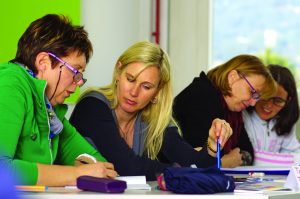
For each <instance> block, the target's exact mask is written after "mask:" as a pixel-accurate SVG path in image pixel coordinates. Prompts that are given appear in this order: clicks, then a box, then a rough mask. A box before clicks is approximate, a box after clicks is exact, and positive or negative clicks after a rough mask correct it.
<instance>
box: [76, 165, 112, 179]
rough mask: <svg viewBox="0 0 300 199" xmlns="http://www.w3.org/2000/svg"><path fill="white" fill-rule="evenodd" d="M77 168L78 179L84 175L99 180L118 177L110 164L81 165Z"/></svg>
mask: <svg viewBox="0 0 300 199" xmlns="http://www.w3.org/2000/svg"><path fill="white" fill-rule="evenodd" d="M75 168H76V175H77V177H79V176H82V175H89V176H94V177H99V178H115V177H116V176H117V175H118V174H117V172H116V171H115V170H114V165H113V164H111V163H109V162H96V163H93V164H80V165H78V166H76V167H75Z"/></svg>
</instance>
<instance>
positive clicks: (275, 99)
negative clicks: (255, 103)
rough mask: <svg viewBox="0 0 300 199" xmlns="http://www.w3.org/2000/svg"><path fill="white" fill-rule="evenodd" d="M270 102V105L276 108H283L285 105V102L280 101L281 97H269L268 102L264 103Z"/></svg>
mask: <svg viewBox="0 0 300 199" xmlns="http://www.w3.org/2000/svg"><path fill="white" fill-rule="evenodd" d="M270 100H272V103H273V104H274V105H276V106H278V107H284V106H285V105H286V102H287V101H286V100H284V99H282V98H281V97H271V98H270V99H268V100H265V101H270Z"/></svg>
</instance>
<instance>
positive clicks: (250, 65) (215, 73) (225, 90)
mask: <svg viewBox="0 0 300 199" xmlns="http://www.w3.org/2000/svg"><path fill="white" fill-rule="evenodd" d="M232 70H236V71H237V72H239V73H242V74H244V75H246V76H248V75H261V76H263V77H265V82H264V86H263V89H262V90H261V91H260V94H261V99H269V98H270V97H272V96H273V95H274V93H276V91H277V85H276V82H275V81H274V79H273V77H272V75H271V73H270V71H269V69H268V68H267V67H266V66H265V65H264V64H263V63H262V61H261V60H260V59H259V58H258V57H256V56H253V55H238V56H236V57H233V58H232V59H230V60H229V61H227V62H225V63H224V64H221V65H219V66H217V67H215V68H213V69H211V70H210V71H208V73H207V77H208V79H210V80H211V81H212V83H213V84H214V85H215V86H216V87H217V88H219V89H220V91H221V92H222V94H223V95H225V96H231V89H230V86H229V83H228V80H227V78H228V73H229V72H230V71H232Z"/></svg>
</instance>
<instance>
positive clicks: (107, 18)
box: [81, 0, 151, 90]
mask: <svg viewBox="0 0 300 199" xmlns="http://www.w3.org/2000/svg"><path fill="white" fill-rule="evenodd" d="M150 13H151V9H150V0H143V1H140V0H125V1H123V0H82V1H81V24H82V25H84V26H85V28H86V30H87V31H88V33H89V37H90V39H91V41H92V43H93V47H94V54H93V57H92V58H91V60H90V62H89V64H88V68H87V71H86V72H85V76H86V77H87V79H88V81H87V83H86V85H85V86H84V87H83V90H84V89H85V88H86V87H89V86H104V85H106V84H109V83H110V81H111V78H112V72H113V68H114V64H115V61H116V60H117V58H118V57H119V56H120V55H121V53H122V52H123V51H124V50H125V49H127V48H128V47H129V46H130V45H132V44H133V43H135V42H137V41H140V40H150V39H151V31H150V28H151V24H150Z"/></svg>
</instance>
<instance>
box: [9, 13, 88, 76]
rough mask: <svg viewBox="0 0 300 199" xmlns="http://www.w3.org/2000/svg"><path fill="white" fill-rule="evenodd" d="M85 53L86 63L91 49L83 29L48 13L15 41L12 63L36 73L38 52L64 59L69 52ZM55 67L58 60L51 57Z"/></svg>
mask: <svg viewBox="0 0 300 199" xmlns="http://www.w3.org/2000/svg"><path fill="white" fill-rule="evenodd" d="M75 51H78V54H79V55H81V54H84V55H85V57H86V62H88V61H89V59H90V56H91V54H92V52H93V47H92V44H91V42H90V40H89V39H88V33H87V32H86V31H85V30H84V29H83V26H74V25H72V24H71V21H70V20H69V19H68V18H67V17H65V16H63V15H56V14H48V15H45V16H44V17H42V18H39V19H37V20H35V21H33V22H32V23H31V24H30V26H29V27H28V28H27V29H26V31H25V32H24V33H23V35H22V36H21V38H20V39H19V42H18V50H17V54H16V57H15V58H14V59H13V60H12V61H14V62H20V63H22V64H24V65H26V66H27V67H28V68H29V69H31V70H32V71H33V72H34V73H36V68H35V59H36V56H37V55H38V53H40V52H52V53H54V54H55V55H56V56H58V57H65V56H67V55H69V54H70V53H72V52H75ZM51 61H52V63H53V64H54V65H55V64H56V63H57V60H56V59H54V58H52V57H51Z"/></svg>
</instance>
